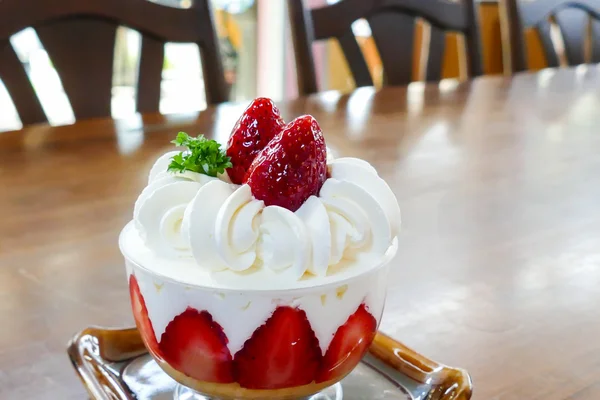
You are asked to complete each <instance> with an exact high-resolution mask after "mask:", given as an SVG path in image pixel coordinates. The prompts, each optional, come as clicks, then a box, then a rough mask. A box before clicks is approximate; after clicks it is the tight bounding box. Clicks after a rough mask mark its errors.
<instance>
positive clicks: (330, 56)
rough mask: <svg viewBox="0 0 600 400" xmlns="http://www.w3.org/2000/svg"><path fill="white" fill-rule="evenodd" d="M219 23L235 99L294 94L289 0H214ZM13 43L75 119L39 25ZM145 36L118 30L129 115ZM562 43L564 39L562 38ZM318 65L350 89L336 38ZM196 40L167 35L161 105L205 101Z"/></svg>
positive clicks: (117, 70) (45, 98)
mask: <svg viewBox="0 0 600 400" xmlns="http://www.w3.org/2000/svg"><path fill="white" fill-rule="evenodd" d="M152 1H154V2H156V3H160V4H164V5H167V6H170V7H179V8H189V7H190V6H191V1H192V0H152ZM337 1H339V0H306V1H305V5H306V6H307V7H308V8H315V7H319V6H323V5H326V4H331V3H336V2H337ZM212 3H213V10H214V13H215V23H216V27H217V32H218V35H219V39H220V45H221V52H222V57H223V65H224V69H225V77H226V81H227V83H228V84H229V85H230V88H231V90H230V100H232V101H243V100H248V99H252V98H254V97H256V96H269V97H271V98H273V99H275V100H282V99H286V98H293V97H296V96H297V94H298V89H297V85H296V70H295V62H294V53H293V48H292V42H291V38H290V32H289V23H288V16H287V10H286V4H287V2H285V1H270V0H269V1H267V0H212ZM479 12H480V19H481V40H482V48H483V65H484V72H485V73H486V74H501V73H503V71H505V70H506V66H505V65H504V64H505V63H504V62H503V51H506V49H504V48H503V41H502V37H501V36H502V35H501V27H500V19H499V6H498V2H497V1H479ZM427 29H428V24H427V23H426V22H425V21H419V23H418V24H417V28H416V34H415V47H414V48H415V52H414V60H413V64H414V68H413V70H414V76H413V80H414V81H417V82H418V81H422V80H423V75H424V73H423V71H419V63H420V58H421V57H422V56H423V52H422V51H421V47H422V42H423V40H424V37H426V35H427V32H428V31H427ZM353 31H354V34H355V36H356V37H357V40H358V43H359V45H360V46H361V50H362V52H363V54H364V56H365V59H366V61H367V64H368V66H369V69H370V71H371V75H372V76H373V80H374V83H375V86H380V85H381V83H382V65H381V60H380V59H379V55H378V52H377V49H376V46H375V43H374V41H373V38H372V37H371V31H370V28H369V25H368V23H367V22H366V21H365V20H357V21H356V22H354V24H353ZM461 40H462V38H461V37H459V35H455V34H452V33H449V34H447V35H446V51H445V53H444V54H445V55H444V62H443V68H442V71H443V72H442V77H443V78H446V79H456V78H458V79H460V78H465V77H464V76H461V72H460V71H461V70H464V68H461V66H462V65H461V64H463V63H464V60H463V57H461V56H460V55H459V53H460V52H459V51H458V49H459V47H460V46H461ZM527 41H528V45H529V47H528V52H527V56H528V59H529V67H530V69H532V70H537V69H541V68H544V67H545V64H546V62H545V58H544V54H543V50H542V46H541V44H540V42H539V39H538V38H537V36H536V35H535V34H534V33H533V32H527ZM11 44H12V46H13V47H14V49H15V51H16V52H17V54H18V56H19V59H20V61H21V62H22V63H23V65H24V66H25V69H26V72H27V74H28V75H29V78H30V80H31V81H32V83H33V86H34V89H35V91H36V93H37V95H38V97H39V98H40V101H41V103H42V107H43V109H44V112H45V113H46V115H47V117H48V119H49V122H50V123H51V124H52V125H64V124H70V123H73V122H74V121H75V117H74V115H73V111H72V109H71V106H70V104H69V100H68V98H67V96H66V95H65V92H64V90H63V87H62V84H61V81H60V78H59V77H58V74H57V73H56V70H55V69H54V67H53V65H52V61H51V60H50V58H49V57H48V55H47V53H46V51H45V50H44V48H43V46H42V45H41V43H40V41H39V39H38V37H37V35H36V33H35V31H34V30H33V29H32V28H27V29H25V30H23V31H21V32H19V33H17V34H15V35H13V36H12V37H11ZM140 44H141V36H140V34H139V33H138V32H136V31H134V30H132V29H128V28H125V27H120V28H119V31H118V33H117V40H116V44H115V58H114V75H113V89H112V116H113V117H114V118H117V119H120V118H127V117H130V116H132V115H135V89H134V88H135V87H136V82H137V81H136V80H137V70H138V63H139V53H140ZM559 47H560V46H559ZM313 52H314V58H315V69H316V74H317V78H318V81H319V88H321V89H322V90H329V89H335V90H341V91H343V92H348V91H350V90H352V89H353V88H354V81H353V79H352V76H351V73H350V71H349V69H348V66H347V64H346V61H345V59H344V56H343V54H342V51H341V48H340V47H339V44H338V42H337V41H336V40H335V39H332V40H327V41H324V42H319V43H315V44H314V46H313ZM200 62H201V61H200V57H199V56H198V47H197V46H196V45H195V44H180V43H167V44H166V47H165V60H164V65H163V72H162V85H161V100H160V112H161V113H164V114H170V113H188V112H195V111H199V110H202V109H204V108H206V104H207V103H206V98H205V91H204V80H203V77H202V69H201V65H200ZM20 128H22V124H21V121H20V120H19V117H18V114H17V112H16V109H15V107H14V105H13V104H12V101H11V99H10V97H9V96H8V93H7V91H6V88H5V87H4V85H3V83H2V81H1V80H0V131H7V130H16V129H20Z"/></svg>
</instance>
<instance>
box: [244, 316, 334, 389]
mask: <svg viewBox="0 0 600 400" xmlns="http://www.w3.org/2000/svg"><path fill="white" fill-rule="evenodd" d="M321 358H322V355H321V349H320V348H319V341H318V339H317V338H316V337H315V333H314V332H313V330H312V328H311V326H310V323H309V322H308V320H307V319H306V313H305V312H304V311H302V310H298V309H296V308H292V307H278V308H277V309H276V310H275V311H274V312H273V315H272V316H271V317H270V318H269V319H268V320H267V322H265V324H264V325H262V326H261V327H259V328H258V329H257V330H256V331H254V334H253V335H252V337H250V339H248V340H247V341H246V343H245V344H244V347H243V348H242V349H241V350H240V351H238V352H237V353H236V354H235V358H234V360H233V368H234V374H235V378H236V381H237V382H238V383H239V384H240V385H241V386H242V387H245V388H248V389H279V388H287V387H294V386H301V385H306V384H309V383H311V382H312V381H313V380H314V379H315V376H316V373H317V370H318V368H319V365H320V361H321Z"/></svg>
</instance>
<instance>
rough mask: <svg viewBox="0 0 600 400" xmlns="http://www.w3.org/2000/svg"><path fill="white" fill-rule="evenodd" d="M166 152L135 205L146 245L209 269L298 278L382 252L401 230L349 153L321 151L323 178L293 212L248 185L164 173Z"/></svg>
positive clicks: (378, 186) (389, 198) (379, 186)
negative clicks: (268, 201) (259, 197)
mask: <svg viewBox="0 0 600 400" xmlns="http://www.w3.org/2000/svg"><path fill="white" fill-rule="evenodd" d="M177 153H178V152H170V153H167V154H165V155H163V156H162V157H160V158H159V159H158V160H157V161H156V163H155V164H154V166H153V167H152V169H151V171H150V177H149V182H148V186H147V187H146V188H145V189H144V190H143V191H142V193H141V194H140V196H139V198H138V200H137V202H136V204H135V209H134V221H135V225H136V228H137V230H138V232H139V234H140V236H141V238H142V240H143V241H144V242H145V244H146V246H147V247H148V248H150V249H151V250H152V251H154V252H155V253H156V254H158V255H160V256H163V257H183V258H186V257H187V258H191V259H193V260H194V261H195V263H196V264H197V265H198V266H199V267H201V268H206V269H208V270H210V271H213V273H214V274H219V273H227V274H242V275H243V274H260V275H265V276H277V277H280V278H282V279H285V280H288V279H289V280H299V279H301V278H302V277H303V276H305V274H307V273H308V274H310V275H316V276H325V275H327V274H331V273H333V272H334V271H335V268H334V267H336V266H337V265H340V264H341V263H342V262H343V261H348V260H350V261H351V260H357V259H358V260H360V259H361V257H372V256H376V257H383V255H384V254H385V253H386V250H387V249H388V248H389V246H390V245H391V244H392V241H393V239H394V238H395V237H396V236H397V234H398V232H399V229H400V209H399V207H398V203H397V200H396V197H395V196H394V194H393V192H392V190H391V189H390V187H389V186H388V185H387V183H386V182H385V181H384V180H383V179H381V178H380V177H379V176H378V175H377V171H376V170H375V169H374V168H373V167H372V166H371V165H370V164H369V163H367V162H366V161H363V160H360V159H356V158H339V159H333V158H332V157H328V170H329V178H328V179H327V180H326V181H325V183H324V185H323V187H322V188H321V190H320V192H319V195H318V196H311V197H310V198H309V199H308V200H307V201H306V202H305V203H304V204H303V205H302V207H300V208H299V209H298V210H297V211H296V212H292V211H290V210H287V209H285V208H282V207H278V206H265V205H264V202H263V201H260V200H257V199H255V198H254V196H253V195H252V191H251V189H250V187H249V186H248V185H234V184H231V183H230V182H229V181H228V179H227V176H226V174H224V176H219V177H217V178H213V177H209V176H207V175H203V174H198V173H195V172H189V171H186V172H184V173H171V172H167V166H168V164H169V161H170V159H171V157H172V156H173V155H174V154H177Z"/></svg>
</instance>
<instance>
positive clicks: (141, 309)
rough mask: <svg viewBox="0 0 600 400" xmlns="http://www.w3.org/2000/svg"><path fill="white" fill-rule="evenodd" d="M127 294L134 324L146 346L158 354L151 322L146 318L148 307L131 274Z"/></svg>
mask: <svg viewBox="0 0 600 400" xmlns="http://www.w3.org/2000/svg"><path fill="white" fill-rule="evenodd" d="M129 296H130V298H131V308H132V309H133V317H134V318H135V324H136V325H137V328H138V330H139V331H140V334H141V335H142V338H143V339H144V343H146V347H148V350H150V351H151V352H152V353H154V354H155V355H159V351H158V342H157V341H156V335H155V334H154V329H153V328H152V322H151V321H150V318H148V309H147V308H146V302H145V301H144V297H143V296H142V292H140V286H139V285H138V282H137V279H135V276H134V275H133V274H131V275H130V276H129Z"/></svg>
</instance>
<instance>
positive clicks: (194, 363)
mask: <svg viewBox="0 0 600 400" xmlns="http://www.w3.org/2000/svg"><path fill="white" fill-rule="evenodd" d="M227 342H228V341H227V337H226V336H225V333H223V328H221V326H220V325H219V324H217V323H216V322H215V321H213V318H212V316H211V315H210V314H209V313H208V312H206V311H201V312H198V310H195V309H193V308H190V307H188V309H187V310H185V311H184V312H183V313H181V314H179V315H178V316H176V317H175V318H174V319H173V321H171V322H169V325H167V328H166V329H165V333H163V335H162V337H161V339H160V350H161V352H162V355H163V358H164V359H165V361H167V362H168V363H169V364H170V365H171V366H172V367H173V368H175V369H177V370H178V371H180V372H183V373H184V374H185V375H187V376H189V377H192V378H194V379H197V380H199V381H203V382H217V383H230V382H233V377H232V374H231V353H230V352H229V349H228V348H227Z"/></svg>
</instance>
